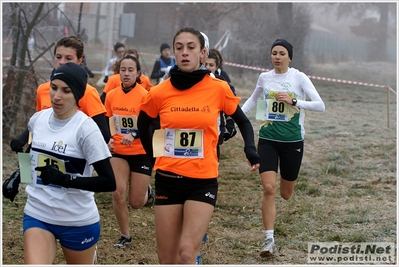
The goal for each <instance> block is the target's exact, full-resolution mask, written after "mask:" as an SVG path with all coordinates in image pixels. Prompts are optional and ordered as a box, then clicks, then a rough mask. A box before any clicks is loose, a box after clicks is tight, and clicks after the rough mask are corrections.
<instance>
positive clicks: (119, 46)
mask: <svg viewBox="0 0 399 267" xmlns="http://www.w3.org/2000/svg"><path fill="white" fill-rule="evenodd" d="M121 47H123V48H125V45H124V44H122V43H119V42H118V43H116V44H115V45H114V51H115V52H116V51H118V48H121Z"/></svg>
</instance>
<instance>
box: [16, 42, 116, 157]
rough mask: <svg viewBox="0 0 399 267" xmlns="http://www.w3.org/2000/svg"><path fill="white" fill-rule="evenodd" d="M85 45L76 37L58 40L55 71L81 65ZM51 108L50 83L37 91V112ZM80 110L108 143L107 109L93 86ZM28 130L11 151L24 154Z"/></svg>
mask: <svg viewBox="0 0 399 267" xmlns="http://www.w3.org/2000/svg"><path fill="white" fill-rule="evenodd" d="M83 53H84V44H83V42H82V41H81V40H80V39H79V38H77V37H75V36H69V37H63V38H61V39H59V40H58V42H57V43H56V45H55V48H54V69H57V68H58V67H59V66H61V65H63V64H65V63H67V62H73V63H76V64H80V63H81V62H82V60H83ZM50 107H51V100H50V81H48V82H45V83H43V84H41V85H39V87H38V88H37V91H36V110H37V111H40V110H43V109H47V108H50ZM78 110H81V111H82V112H84V113H85V114H86V115H87V116H89V117H91V118H92V119H93V120H94V121H95V122H96V123H97V125H98V127H99V128H100V130H101V133H102V134H103V137H104V140H105V142H106V143H108V141H109V139H110V133H109V128H108V124H107V121H106V118H105V107H104V105H103V104H102V103H101V100H100V97H99V94H98V91H97V89H96V88H94V87H93V86H91V85H89V84H87V86H86V90H85V94H84V95H83V97H82V99H80V100H79V103H78ZM28 135H29V132H28V130H25V131H24V132H23V133H22V134H21V135H20V136H18V137H17V138H15V139H13V140H12V141H11V144H10V146H11V149H12V150H13V151H15V152H22V151H23V147H24V145H25V144H26V143H27V142H28Z"/></svg>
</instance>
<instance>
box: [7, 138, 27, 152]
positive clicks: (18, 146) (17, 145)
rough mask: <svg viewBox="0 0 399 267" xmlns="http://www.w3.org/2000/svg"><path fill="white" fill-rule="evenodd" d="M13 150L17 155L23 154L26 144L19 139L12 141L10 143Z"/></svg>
mask: <svg viewBox="0 0 399 267" xmlns="http://www.w3.org/2000/svg"><path fill="white" fill-rule="evenodd" d="M10 147H11V150H12V151H14V152H15V153H18V152H23V147H24V144H22V142H21V141H20V140H19V139H12V140H11V143H10Z"/></svg>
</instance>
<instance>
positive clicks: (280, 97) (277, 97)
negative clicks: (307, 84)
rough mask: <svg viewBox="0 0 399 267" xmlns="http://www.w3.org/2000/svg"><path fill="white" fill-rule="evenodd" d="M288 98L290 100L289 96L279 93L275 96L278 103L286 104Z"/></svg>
mask: <svg viewBox="0 0 399 267" xmlns="http://www.w3.org/2000/svg"><path fill="white" fill-rule="evenodd" d="M288 98H289V99H291V97H290V96H288V95H287V94H286V93H283V92H279V93H277V95H276V100H278V101H283V102H287V99H288Z"/></svg>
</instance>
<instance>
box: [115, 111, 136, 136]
mask: <svg viewBox="0 0 399 267" xmlns="http://www.w3.org/2000/svg"><path fill="white" fill-rule="evenodd" d="M113 116H114V119H115V127H116V132H117V133H118V134H128V133H130V132H132V130H136V129H137V116H119V115H115V114H114V115H113Z"/></svg>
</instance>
